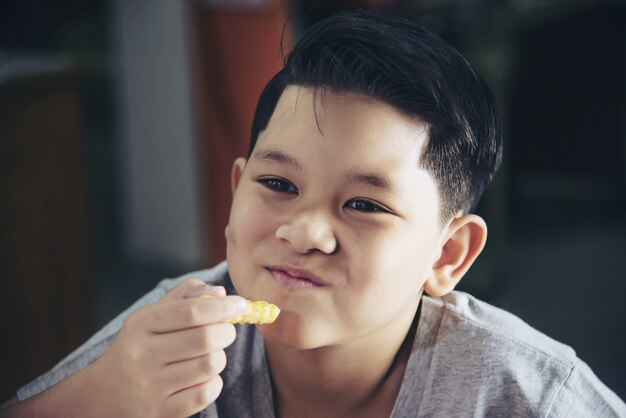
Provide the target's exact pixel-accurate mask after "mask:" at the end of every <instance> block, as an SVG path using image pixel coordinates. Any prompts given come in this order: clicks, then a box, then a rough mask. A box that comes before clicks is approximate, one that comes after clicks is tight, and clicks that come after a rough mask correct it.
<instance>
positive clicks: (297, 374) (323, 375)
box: [265, 310, 417, 418]
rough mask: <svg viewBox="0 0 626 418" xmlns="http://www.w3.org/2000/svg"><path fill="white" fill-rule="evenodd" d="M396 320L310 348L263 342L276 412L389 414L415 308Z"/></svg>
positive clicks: (408, 349)
mask: <svg viewBox="0 0 626 418" xmlns="http://www.w3.org/2000/svg"><path fill="white" fill-rule="evenodd" d="M396 324H397V325H395V326H389V327H385V328H384V329H382V330H380V331H379V332H377V333H376V334H375V335H374V334H372V335H367V336H364V337H362V338H360V339H358V340H355V341H351V342H350V343H347V344H341V345H334V346H328V347H321V348H317V349H312V350H299V349H293V348H290V347H285V346H280V345H276V344H272V343H271V342H268V341H266V343H265V345H266V351H267V356H268V361H269V366H270V370H271V374H272V381H273V385H274V403H275V410H276V416H279V417H282V418H286V417H290V416H298V417H308V416H311V417H319V416H324V417H333V416H389V414H390V413H391V410H392V409H393V405H394V403H395V399H396V397H397V395H398V392H399V390H400V385H401V383H402V378H403V376H404V370H405V368H406V364H407V362H408V358H409V355H410V352H411V347H412V344H413V339H414V337H415V329H416V326H417V315H415V310H413V315H412V316H409V315H407V318H406V320H405V321H397V322H396ZM380 341H385V343H384V344H380Z"/></svg>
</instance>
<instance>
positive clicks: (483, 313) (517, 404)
mask: <svg viewBox="0 0 626 418" xmlns="http://www.w3.org/2000/svg"><path fill="white" fill-rule="evenodd" d="M189 277H197V278H200V279H201V280H204V281H205V282H207V283H212V284H220V285H224V286H225V287H226V289H227V291H228V293H235V291H234V289H233V287H232V283H231V281H230V278H229V277H228V272H227V266H226V263H221V264H220V265H218V266H216V267H215V268H213V269H210V270H204V271H200V272H194V273H190V274H187V275H185V276H182V277H180V278H178V279H173V280H164V281H162V282H161V283H159V285H158V286H157V287H156V288H155V289H154V290H152V291H151V292H150V293H148V294H146V295H145V296H144V297H142V298H141V299H139V300H138V301H137V302H136V303H135V304H134V305H133V306H131V307H130V308H128V309H127V310H126V311H125V312H123V313H122V314H121V315H119V316H118V317H117V318H115V319H114V320H113V321H111V322H110V323H109V324H108V325H106V326H105V327H104V328H103V329H101V330H100V331H99V332H98V333H96V334H95V335H94V336H93V337H91V338H90V339H89V340H88V341H87V342H86V343H85V344H83V345H82V346H81V347H79V348H78V349H77V350H76V351H74V352H73V353H71V354H70V355H69V356H68V357H66V358H65V359H64V360H62V361H61V362H60V363H59V364H57V365H56V366H55V367H54V368H53V369H52V370H51V371H49V372H48V373H46V374H44V375H42V376H40V377H39V378H37V379H35V380H34V381H33V382H31V383H29V384H28V385H26V386H24V387H23V388H21V389H20V390H19V391H18V393H17V396H18V399H20V400H23V399H26V398H28V397H31V396H33V395H35V394H37V393H39V392H41V391H43V390H45V389H47V388H48V387H50V386H52V385H54V384H55V383H57V382H59V381H60V380H61V379H63V378H65V377H67V376H69V375H71V374H72V373H75V372H76V371H78V370H80V369H81V368H82V367H85V366H87V365H88V364H90V363H91V362H93V361H94V360H96V359H97V358H98V357H99V356H100V355H102V353H104V351H105V350H106V349H107V348H108V346H109V345H110V344H111V341H112V340H113V339H114V338H115V335H116V334H117V331H118V330H119V328H120V327H121V325H122V323H123V321H124V319H125V318H126V316H127V315H128V314H129V313H130V312H131V311H133V310H134V309H137V308H138V307H140V306H144V305H147V304H150V303H154V302H156V301H157V300H159V299H160V298H161V297H162V296H163V295H164V294H165V293H167V292H168V291H169V290H170V289H171V288H173V287H174V286H176V285H177V284H178V283H179V282H181V281H182V280H184V279H186V278H189ZM237 327H238V330H237V339H236V341H235V342H234V343H233V344H232V345H231V346H230V347H229V348H228V349H227V356H228V365H227V367H226V369H225V370H224V371H223V372H222V378H223V380H224V389H223V391H222V394H221V395H220V397H219V398H218V400H217V401H216V403H215V404H212V405H210V406H209V407H208V408H207V409H205V410H204V411H202V412H201V413H200V414H199V416H200V417H218V416H219V417H220V418H228V417H233V418H234V417H236V418H245V417H272V418H273V417H274V411H273V398H272V386H271V382H270V377H269V369H268V364H267V361H266V356H265V350H264V346H263V338H262V336H261V335H260V334H259V333H258V332H257V331H256V328H255V327H254V326H250V325H237ZM467 416H476V417H479V416H495V417H500V416H512V417H539V416H541V417H548V416H550V417H591V416H593V417H626V405H625V404H624V402H623V401H622V400H621V399H620V398H619V397H618V396H617V395H615V394H614V393H613V392H612V391H611V390H609V389H608V388H607V387H606V386H604V385H603V384H602V383H601V382H600V381H599V380H598V378H597V377H596V376H595V375H594V374H593V372H592V371H591V370H590V369H589V367H588V366H587V365H586V364H585V363H583V362H582V361H581V360H580V359H578V358H577V357H576V355H575V353H574V351H573V350H572V349H571V348H570V347H568V346H565V345H563V344H561V343H558V342H556V341H554V340H552V339H551V338H549V337H547V336H545V335H543V334H541V333H540V332H539V331H537V330H535V329H533V328H532V327H530V326H529V325H527V324H526V323H524V322H523V321H522V320H520V319H519V318H517V317H515V316H513V315H511V314H510V313H508V312H505V311H503V310H500V309H498V308H495V307H493V306H490V305H488V304H486V303H484V302H481V301H479V300H477V299H475V298H474V297H472V296H470V295H468V294H465V293H462V292H452V293H451V294H449V295H447V296H445V297H443V298H430V297H426V296H425V297H423V299H422V305H421V314H420V318H419V322H418V327H417V332H416V335H415V340H414V342H413V347H412V349H411V355H410V358H409V362H408V365H407V368H406V371H405V375H404V378H403V381H402V385H401V387H400V392H399V394H398V398H397V399H396V403H395V405H394V408H393V411H392V417H393V418H400V417H401V418H404V417H467Z"/></svg>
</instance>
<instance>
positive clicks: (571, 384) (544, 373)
mask: <svg viewBox="0 0 626 418" xmlns="http://www.w3.org/2000/svg"><path fill="white" fill-rule="evenodd" d="M422 315H424V316H432V317H436V318H438V321H437V322H438V323H437V324H436V325H435V324H433V327H434V328H433V329H431V332H436V335H437V337H436V339H435V340H434V343H433V344H434V348H433V354H432V360H431V368H435V369H434V370H436V371H434V370H431V372H434V373H436V374H433V377H432V380H431V382H430V386H429V390H430V393H429V396H432V397H433V398H438V397H441V396H448V395H446V394H445V392H446V390H445V387H464V388H465V389H464V393H463V394H462V395H461V396H460V398H462V399H459V402H461V403H463V402H471V403H473V404H472V409H473V410H475V411H476V410H482V411H483V412H484V413H486V414H487V415H525V414H528V413H529V411H532V415H541V416H585V415H588V414H593V415H597V414H598V413H599V412H601V413H602V414H601V415H603V416H620V415H623V414H624V413H625V411H624V409H623V408H624V403H623V402H622V401H621V400H620V399H619V398H618V397H617V395H615V394H614V393H613V392H611V390H610V389H608V388H607V387H606V386H604V385H603V384H602V382H600V381H599V379H598V378H597V377H596V376H595V375H594V374H593V372H592V371H591V370H590V369H589V367H588V366H587V365H586V364H585V363H584V362H583V361H582V360H580V359H579V358H578V357H577V356H576V353H575V352H574V350H573V349H572V348H571V347H569V346H567V345H565V344H562V343H560V342H558V341H556V340H554V339H552V338H550V337H548V336H547V335H545V334H543V333H541V332H539V331H538V330H536V329H534V328H533V327H531V326H530V325H528V324H526V323H525V322H524V321H522V320H521V319H520V318H518V317H516V316H515V315H513V314H511V313H509V312H506V311H504V310H502V309H499V308H497V307H495V306H492V305H489V304H487V303H485V302H482V301H480V300H478V299H476V298H474V297H473V296H471V295H468V294H466V293H463V292H452V293H450V294H448V295H446V296H444V297H442V298H429V297H424V298H423V307H422ZM420 324H421V322H420ZM450 376H452V377H450ZM459 385H461V386H459ZM441 389H444V390H443V392H440V390H441Z"/></svg>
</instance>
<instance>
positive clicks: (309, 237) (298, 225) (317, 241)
mask: <svg viewBox="0 0 626 418" xmlns="http://www.w3.org/2000/svg"><path fill="white" fill-rule="evenodd" d="M276 238H277V239H278V240H279V241H282V242H284V243H287V244H288V245H290V246H291V247H293V249H294V250H296V251H297V252H298V253H300V254H308V253H312V252H314V251H320V252H322V253H324V254H332V253H334V252H336V251H337V247H338V244H337V239H336V237H335V234H334V231H333V228H332V225H331V223H330V222H329V219H328V218H327V217H325V216H323V215H322V214H319V213H317V214H315V213H311V212H307V213H303V214H300V215H299V216H297V217H296V218H292V219H291V220H290V222H286V223H284V224H282V225H281V226H279V227H278V229H277V230H276Z"/></svg>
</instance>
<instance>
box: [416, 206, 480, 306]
mask: <svg viewBox="0 0 626 418" xmlns="http://www.w3.org/2000/svg"><path fill="white" fill-rule="evenodd" d="M486 242H487V224H486V223H485V221H484V220H483V219H482V218H481V217H480V216H477V215H473V214H470V215H462V216H459V217H457V218H454V219H453V220H452V222H451V223H450V225H448V227H447V228H446V232H445V234H444V242H443V245H442V247H441V252H440V254H439V258H438V259H437V261H436V262H435V264H434V265H433V270H432V276H431V277H429V278H428V280H426V283H424V290H425V291H426V292H427V293H428V294H429V295H431V296H443V295H445V294H447V293H449V292H451V291H452V289H454V287H455V286H456V285H457V283H458V282H459V281H460V280H461V278H462V277H463V276H464V275H465V273H467V270H469V268H470V267H471V266H472V264H473V263H474V261H475V260H476V258H477V257H478V255H479V254H480V252H481V251H482V250H483V248H484V247H485V243H486Z"/></svg>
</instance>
